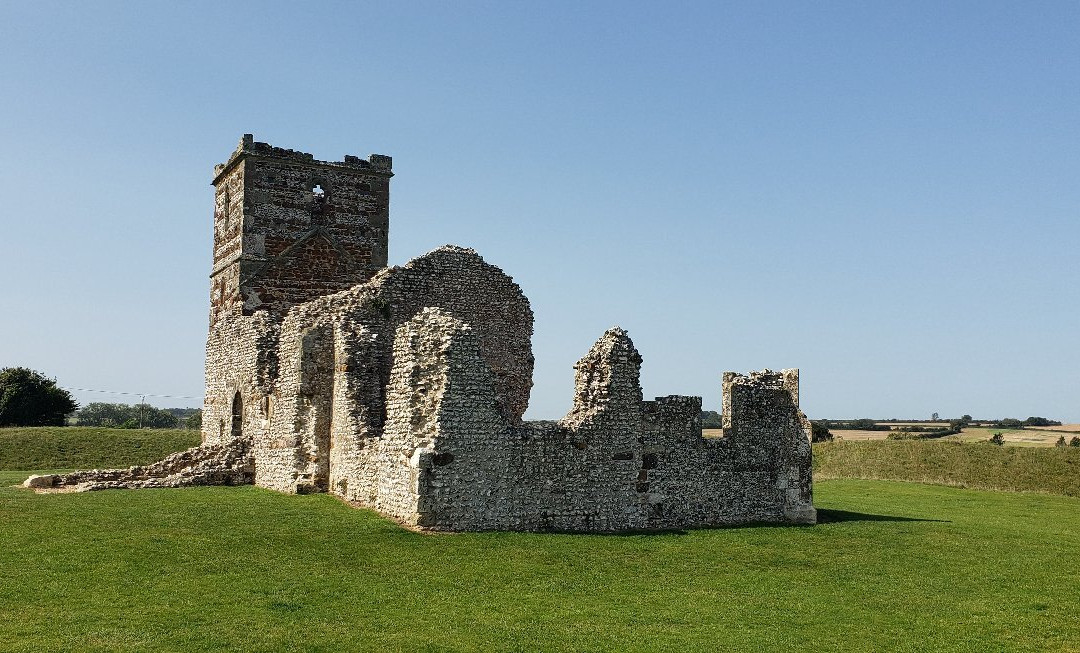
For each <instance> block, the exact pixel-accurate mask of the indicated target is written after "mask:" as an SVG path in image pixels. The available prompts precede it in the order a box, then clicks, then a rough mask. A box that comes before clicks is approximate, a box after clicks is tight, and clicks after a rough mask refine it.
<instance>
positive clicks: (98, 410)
mask: <svg viewBox="0 0 1080 653" xmlns="http://www.w3.org/2000/svg"><path fill="white" fill-rule="evenodd" d="M76 417H77V419H78V423H79V425H80V426H103V427H106V428H139V427H140V426H142V427H144V428H152V429H169V428H176V427H178V426H179V425H180V420H179V418H177V416H176V415H174V414H172V413H171V412H169V411H168V410H163V409H161V408H154V407H153V406H151V405H150V404H135V405H134V406H129V405H127V404H109V403H103V402H93V403H89V404H87V405H86V407H85V408H83V409H82V410H80V411H79V412H78V414H77V415H76Z"/></svg>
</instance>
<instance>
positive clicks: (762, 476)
mask: <svg viewBox="0 0 1080 653" xmlns="http://www.w3.org/2000/svg"><path fill="white" fill-rule="evenodd" d="M436 324H438V323H437V322H435V321H433V320H429V321H428V325H427V327H426V328H427V329H428V331H427V333H425V332H424V331H423V330H422V329H420V328H419V325H414V326H412V327H411V328H412V331H411V332H410V333H409V336H410V337H412V338H414V339H415V338H417V337H420V338H422V337H427V338H429V339H431V340H432V341H434V342H442V343H449V344H447V345H445V347H446V348H447V350H448V351H451V352H454V354H455V355H454V356H451V357H446V358H445V360H444V364H443V369H442V374H444V375H445V377H446V378H444V379H442V380H441V381H438V382H433V381H432V380H431V379H430V372H429V374H427V375H425V377H424V378H425V381H424V383H423V386H424V387H425V388H443V389H444V391H443V394H442V396H441V397H440V398H439V400H438V401H437V402H435V403H436V404H437V410H436V411H435V412H436V414H437V415H438V420H437V421H438V424H439V429H438V431H437V435H436V437H435V438H434V439H432V438H431V437H430V435H425V437H423V438H418V439H416V440H414V441H413V445H414V446H415V447H416V449H415V451H416V452H418V454H416V455H414V456H413V457H411V458H410V460H412V461H413V463H414V464H415V465H416V466H417V470H416V473H415V476H416V478H417V494H418V508H417V517H416V520H415V521H411V520H410V523H414V524H416V525H418V526H422V527H426V528H430V529H434V530H451V531H459V530H557V531H577V532H612V531H624V530H660V529H672V528H689V527H705V526H719V525H728V524H737V523H746V522H774V523H813V521H814V517H815V513H814V509H813V503H812V498H811V497H812V488H811V479H810V467H809V465H810V448H809V437H810V433H809V424H808V423H807V422H805V418H804V417H803V416H802V414H801V413H800V412H799V410H798V407H797V406H796V405H795V404H794V402H793V401H792V394H791V392H790V391H789V390H788V389H787V388H785V387H784V385H783V384H784V381H785V380H788V381H790V380H792V379H797V374H798V372H797V371H796V370H785V371H784V372H781V373H779V374H776V373H772V372H768V371H766V372H762V373H757V374H753V375H750V376H740V375H730V376H729V377H728V380H729V382H730V386H729V387H730V392H731V397H732V401H731V402H728V403H726V404H725V405H730V406H732V407H733V409H734V413H733V414H732V416H731V420H730V421H731V423H732V424H733V425H734V428H735V431H733V432H732V433H731V434H725V437H723V438H717V439H706V438H704V437H702V434H701V421H700V413H701V399H700V398H698V397H680V396H671V397H661V398H657V399H656V400H654V401H649V402H642V401H641V389H640V385H639V369H640V364H641V357H640V355H639V354H638V352H637V351H636V349H635V348H634V346H633V343H632V342H631V341H630V339H629V337H628V336H627V334H626V333H625V332H624V331H622V330H621V329H618V328H616V329H612V330H609V331H608V332H607V333H605V334H604V336H603V337H602V338H601V339H600V340H599V341H598V342H597V343H596V345H594V346H593V348H592V349H591V350H590V352H589V353H588V354H587V355H586V356H585V357H584V358H582V360H581V361H579V362H578V364H577V366H576V370H577V382H576V384H575V402H574V407H573V408H572V409H571V411H570V413H569V414H568V415H567V417H566V418H564V419H563V420H562V421H561V422H559V423H551V422H548V423H533V424H525V425H521V426H510V425H508V424H506V423H505V422H501V423H500V421H499V420H498V415H497V414H485V412H484V410H483V404H484V401H485V400H484V397H485V394H484V393H483V392H482V391H480V390H478V388H479V387H482V385H483V379H484V376H485V371H484V362H483V359H482V358H481V357H480V356H478V355H475V354H473V355H472V356H470V355H469V351H470V348H471V345H470V340H471V337H470V335H469V332H468V329H467V327H466V326H465V325H463V324H453V323H451V324H450V325H449V326H445V322H444V323H443V324H444V326H443V327H442V329H441V332H440V331H438V330H435V331H432V328H433V326H435V325H436ZM451 361H452V364H451ZM399 377H400V378H404V377H405V375H403V374H402V375H399V374H398V370H397V369H396V368H395V378H399ZM407 394H408V393H406V392H401V391H399V392H398V396H406V395H407ZM412 396H413V397H414V399H420V398H421V397H422V398H423V402H419V401H413V402H412V403H408V402H406V403H404V404H395V406H394V407H395V410H402V411H404V412H405V413H408V414H417V413H420V414H425V415H426V414H430V413H431V410H424V409H423V408H422V407H423V406H425V405H429V404H431V403H432V399H431V398H430V397H427V396H426V395H422V396H421V397H418V396H417V395H415V394H414V395H412ZM399 405H400V408H399ZM761 417H765V418H766V419H764V420H762V419H761ZM405 421H408V420H405ZM395 423H397V422H396V421H395ZM418 435H419V434H418ZM765 443H767V444H765ZM763 445H764V446H763ZM407 448H408V447H405V449H407ZM399 518H401V517H400V516H399Z"/></svg>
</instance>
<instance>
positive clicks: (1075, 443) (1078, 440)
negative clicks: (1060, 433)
mask: <svg viewBox="0 0 1080 653" xmlns="http://www.w3.org/2000/svg"><path fill="white" fill-rule="evenodd" d="M1069 446H1070V447H1080V437H1076V436H1075V435H1074V436H1073V437H1072V440H1069Z"/></svg>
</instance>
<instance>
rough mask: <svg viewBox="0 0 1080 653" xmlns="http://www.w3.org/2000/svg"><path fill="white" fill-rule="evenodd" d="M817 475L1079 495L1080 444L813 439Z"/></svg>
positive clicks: (820, 476) (820, 477) (815, 475)
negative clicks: (993, 443) (1043, 444)
mask: <svg viewBox="0 0 1080 653" xmlns="http://www.w3.org/2000/svg"><path fill="white" fill-rule="evenodd" d="M814 478H815V479H827V478H862V479H891V480H901V481H917V482H922V483H935V484H940V485H955V486H958V487H969V488H981V489H988V490H1008V491H1015V492H1046V493H1050V494H1061V495H1065V496H1071V497H1080V448H1078V447H1062V448H1058V447H1049V448H1046V447H1038V448H1036V447H998V446H995V445H992V444H989V443H975V444H963V443H960V442H947V441H943V440H929V441H927V440H886V441H883V442H843V441H841V442H823V443H819V444H815V445H814Z"/></svg>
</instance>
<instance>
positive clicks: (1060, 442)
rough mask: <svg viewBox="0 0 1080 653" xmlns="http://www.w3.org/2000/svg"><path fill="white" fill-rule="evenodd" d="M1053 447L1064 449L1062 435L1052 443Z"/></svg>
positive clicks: (1063, 437)
mask: <svg viewBox="0 0 1080 653" xmlns="http://www.w3.org/2000/svg"><path fill="white" fill-rule="evenodd" d="M1054 446H1055V447H1064V446H1065V436H1064V435H1063V436H1061V437H1060V438H1058V439H1057V442H1055V443H1054Z"/></svg>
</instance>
